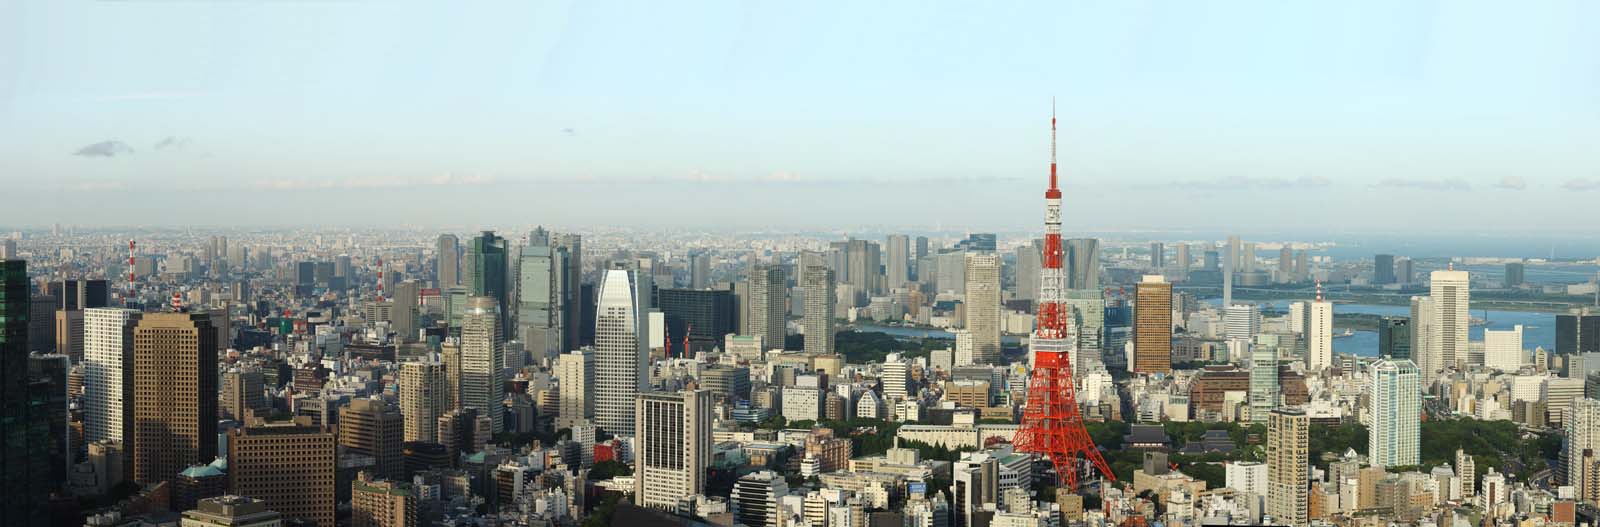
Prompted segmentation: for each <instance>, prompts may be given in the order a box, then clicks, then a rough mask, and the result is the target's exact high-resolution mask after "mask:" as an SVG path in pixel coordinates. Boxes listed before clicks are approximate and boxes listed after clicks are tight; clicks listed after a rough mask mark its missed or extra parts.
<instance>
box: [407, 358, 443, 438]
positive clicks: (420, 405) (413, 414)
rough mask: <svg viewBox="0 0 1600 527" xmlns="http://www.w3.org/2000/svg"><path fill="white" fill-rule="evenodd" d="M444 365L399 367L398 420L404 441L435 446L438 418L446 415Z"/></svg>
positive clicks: (424, 363)
mask: <svg viewBox="0 0 1600 527" xmlns="http://www.w3.org/2000/svg"><path fill="white" fill-rule="evenodd" d="M449 374H450V372H447V371H445V368H444V363H443V362H440V361H435V360H427V361H415V362H402V363H400V375H399V377H400V379H399V381H400V416H401V421H402V422H403V423H404V426H403V429H404V433H403V434H402V435H403V436H404V438H405V440H406V441H426V442H429V443H436V442H438V426H437V423H438V420H439V416H441V415H444V414H446V413H449V412H450V410H451V408H450V384H449V382H448V380H447V377H446V376H447V375H449Z"/></svg>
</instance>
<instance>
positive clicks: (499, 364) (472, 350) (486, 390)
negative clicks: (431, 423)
mask: <svg viewBox="0 0 1600 527" xmlns="http://www.w3.org/2000/svg"><path fill="white" fill-rule="evenodd" d="M500 322H501V316H500V302H499V301H498V300H496V299H494V298H493V297H486V296H474V297H472V298H469V299H467V309H466V312H465V313H464V314H463V315H462V317H461V407H462V408H473V409H476V410H477V411H478V415H482V416H487V417H488V418H489V420H490V421H491V422H493V423H494V425H493V426H494V428H493V430H494V433H496V434H498V433H500V432H501V431H504V430H505V422H504V421H505V415H504V414H505V411H504V409H505V396H506V394H505V369H504V367H503V366H504V365H505V351H506V350H505V348H506V340H505V334H504V333H503V332H502V328H503V327H504V326H501V325H500Z"/></svg>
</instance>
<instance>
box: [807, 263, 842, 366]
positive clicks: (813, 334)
mask: <svg viewBox="0 0 1600 527" xmlns="http://www.w3.org/2000/svg"><path fill="white" fill-rule="evenodd" d="M801 282H802V284H801V288H802V289H804V290H805V297H806V304H805V316H804V320H803V322H804V326H805V330H806V335H805V337H806V340H805V351H806V353H812V354H818V355H832V354H833V351H834V349H833V321H834V301H835V299H837V298H838V296H837V295H835V294H834V281H833V271H832V270H831V269H828V268H827V267H823V266H820V265H815V266H810V267H806V268H805V271H803V272H802V274H801Z"/></svg>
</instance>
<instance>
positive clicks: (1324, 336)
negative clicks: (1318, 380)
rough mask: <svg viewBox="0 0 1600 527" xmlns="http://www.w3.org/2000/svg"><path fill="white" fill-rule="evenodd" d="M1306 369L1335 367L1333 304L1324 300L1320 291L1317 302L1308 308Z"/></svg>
mask: <svg viewBox="0 0 1600 527" xmlns="http://www.w3.org/2000/svg"><path fill="white" fill-rule="evenodd" d="M1305 334H1306V337H1305V338H1306V369H1309V370H1311V371H1322V370H1325V369H1327V368H1329V367H1331V366H1333V302H1329V301H1327V300H1323V298H1322V293H1321V289H1320V288H1319V289H1318V292H1317V299H1316V301H1313V302H1311V303H1310V304H1308V305H1307V306H1306V322H1305Z"/></svg>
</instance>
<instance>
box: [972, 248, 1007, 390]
mask: <svg viewBox="0 0 1600 527" xmlns="http://www.w3.org/2000/svg"><path fill="white" fill-rule="evenodd" d="M966 275H967V287H966V289H967V296H966V312H967V331H968V332H970V333H971V334H972V361H973V362H974V363H976V364H998V363H999V362H1000V255H998V254H994V253H967V270H966Z"/></svg>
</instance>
